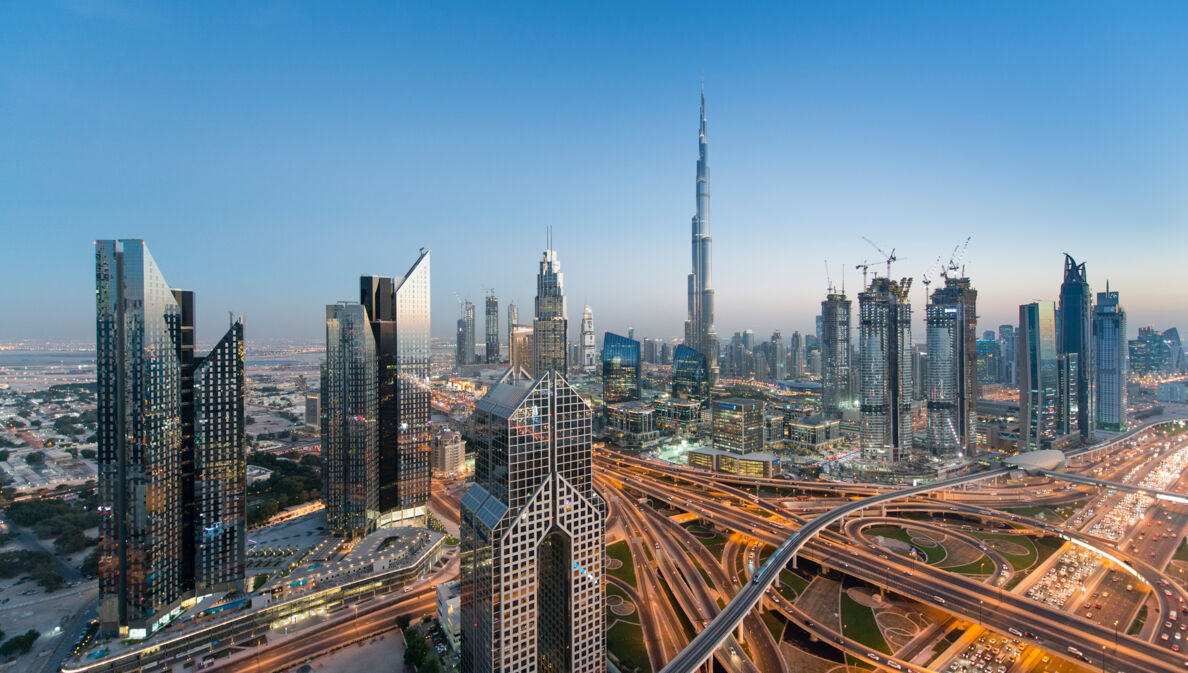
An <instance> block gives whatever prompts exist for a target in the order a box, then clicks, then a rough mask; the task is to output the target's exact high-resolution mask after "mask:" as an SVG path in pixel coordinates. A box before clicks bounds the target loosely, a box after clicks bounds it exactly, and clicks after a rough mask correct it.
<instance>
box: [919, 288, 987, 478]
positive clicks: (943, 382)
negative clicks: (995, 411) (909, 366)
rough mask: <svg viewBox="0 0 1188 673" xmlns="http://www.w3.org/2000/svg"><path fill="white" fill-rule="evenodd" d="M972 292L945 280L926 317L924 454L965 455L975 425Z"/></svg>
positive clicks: (974, 329)
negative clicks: (925, 427) (926, 406)
mask: <svg viewBox="0 0 1188 673" xmlns="http://www.w3.org/2000/svg"><path fill="white" fill-rule="evenodd" d="M977 296H978V292H977V290H975V289H973V288H972V287H971V286H970V284H969V279H968V278H950V277H946V278H945V286H944V287H942V288H938V289H937V290H936V291H934V292H933V293H932V297H931V303H930V304H929V306H928V312H927V317H926V321H927V328H928V334H927V347H928V375H927V386H926V387H925V390H926V393H927V398H928V435H927V445H928V450H929V451H931V452H932V453H933V455H951V454H955V453H960V454H963V455H964V454H968V452H969V445H970V442H972V441H973V439H974V437H975V435H976V424H977V400H978V377H977V321H978V318H977V308H976V305H977Z"/></svg>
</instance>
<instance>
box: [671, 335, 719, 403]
mask: <svg viewBox="0 0 1188 673" xmlns="http://www.w3.org/2000/svg"><path fill="white" fill-rule="evenodd" d="M709 375H710V374H709V363H708V361H707V360H706V357H705V355H704V354H703V353H700V352H698V351H695V350H693V349H692V348H689V347H688V346H686V345H684V344H681V345H679V346H677V347H676V351H674V352H673V354H672V396H673V397H675V398H677V399H681V400H696V401H697V402H700V403H702V404H706V403H708V402H709V395H710V382H709Z"/></svg>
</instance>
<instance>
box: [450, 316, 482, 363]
mask: <svg viewBox="0 0 1188 673" xmlns="http://www.w3.org/2000/svg"><path fill="white" fill-rule="evenodd" d="M461 309H462V315H461V316H459V318H458V337H457V341H456V342H455V344H454V345H455V351H454V362H455V363H456V365H457V366H458V367H459V368H460V367H462V365H472V364H475V363H476V362H477V361H478V356H477V354H476V353H475V350H474V304H472V303H470V302H469V301H463V302H462V304H461Z"/></svg>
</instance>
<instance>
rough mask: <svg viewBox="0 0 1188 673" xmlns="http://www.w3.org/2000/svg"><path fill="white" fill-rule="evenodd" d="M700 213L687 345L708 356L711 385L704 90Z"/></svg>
mask: <svg viewBox="0 0 1188 673" xmlns="http://www.w3.org/2000/svg"><path fill="white" fill-rule="evenodd" d="M697 147H698V155H697V191H696V196H697V212H696V214H694V215H693V270H692V272H690V273H689V278H688V281H689V284H688V289H689V297H688V309H689V315H688V318H687V319H686V320H685V346H687V347H688V348H691V349H693V350H695V351H697V352H698V353H701V354H702V355H704V356H705V361H706V366H707V367H708V376H709V383H710V385H711V386H712V385H714V384H716V383H717V381H718V335H717V333H715V332H714V284H713V276H712V274H711V263H712V252H711V245H712V242H713V241H712V239H711V238H710V175H709V146H708V145H707V143H706V121H705V91H702V92H701V129H700V131H699V132H698V143H697Z"/></svg>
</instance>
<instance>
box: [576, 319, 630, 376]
mask: <svg viewBox="0 0 1188 673" xmlns="http://www.w3.org/2000/svg"><path fill="white" fill-rule="evenodd" d="M581 345H582V350H581V356H582V359H581V363H582V371H583V372H586V373H587V374H593V373H594V372H595V370H597V369H598V356H597V348H596V345H595V343H594V311H592V310H590V305H589V304H587V305H586V308H585V310H583V311H582V344H581ZM637 345H638V344H637ZM636 360H637V361H638V358H636Z"/></svg>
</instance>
